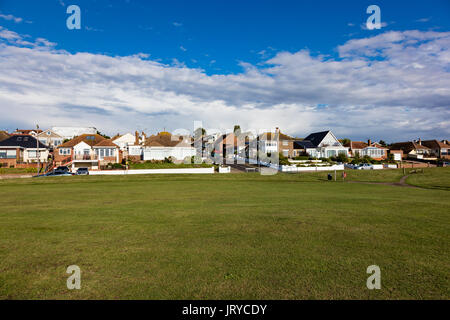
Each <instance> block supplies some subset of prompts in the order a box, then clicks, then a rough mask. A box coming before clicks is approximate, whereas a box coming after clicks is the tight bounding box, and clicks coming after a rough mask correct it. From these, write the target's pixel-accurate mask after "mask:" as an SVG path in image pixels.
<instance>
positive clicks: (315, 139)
mask: <svg viewBox="0 0 450 320" xmlns="http://www.w3.org/2000/svg"><path fill="white" fill-rule="evenodd" d="M328 132H330V130H328V131H321V132H314V133H311V134H310V135H309V136H307V137H306V138H305V140H308V141H311V142H312V143H313V144H314V145H315V146H318V145H319V144H320V143H321V142H322V140H323V139H324V138H325V136H326V135H327V134H328Z"/></svg>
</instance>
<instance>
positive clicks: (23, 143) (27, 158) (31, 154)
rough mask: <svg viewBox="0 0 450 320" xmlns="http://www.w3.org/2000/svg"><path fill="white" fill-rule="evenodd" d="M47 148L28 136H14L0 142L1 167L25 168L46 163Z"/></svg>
mask: <svg viewBox="0 0 450 320" xmlns="http://www.w3.org/2000/svg"><path fill="white" fill-rule="evenodd" d="M48 154H49V153H48V148H47V146H46V145H44V144H42V143H40V142H38V140H36V138H35V137H33V136H31V135H28V134H14V135H12V136H10V137H9V138H6V139H5V140H3V141H0V163H1V164H2V167H14V168H16V167H18V166H19V165H22V166H27V165H28V164H30V163H37V162H38V159H39V162H41V163H44V162H47V161H48Z"/></svg>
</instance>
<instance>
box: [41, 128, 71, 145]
mask: <svg viewBox="0 0 450 320" xmlns="http://www.w3.org/2000/svg"><path fill="white" fill-rule="evenodd" d="M36 138H37V139H38V140H39V142H40V143H42V144H45V145H47V146H49V147H52V148H55V147H57V146H59V145H60V144H62V143H63V141H64V137H63V136H60V135H59V134H57V133H56V132H54V131H52V130H51V129H47V130H45V131H43V132H41V133H39V134H37V135H36Z"/></svg>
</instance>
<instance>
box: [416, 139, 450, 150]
mask: <svg viewBox="0 0 450 320" xmlns="http://www.w3.org/2000/svg"><path fill="white" fill-rule="evenodd" d="M422 145H424V146H426V147H428V148H432V149H442V148H444V149H447V148H450V145H449V144H446V143H444V142H441V141H439V140H425V141H422Z"/></svg>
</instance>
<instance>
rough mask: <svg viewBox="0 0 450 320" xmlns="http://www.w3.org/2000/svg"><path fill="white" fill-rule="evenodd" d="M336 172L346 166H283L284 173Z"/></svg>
mask: <svg viewBox="0 0 450 320" xmlns="http://www.w3.org/2000/svg"><path fill="white" fill-rule="evenodd" d="M334 170H344V165H343V164H336V165H332V166H322V167H296V166H281V171H282V172H302V171H334Z"/></svg>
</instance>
